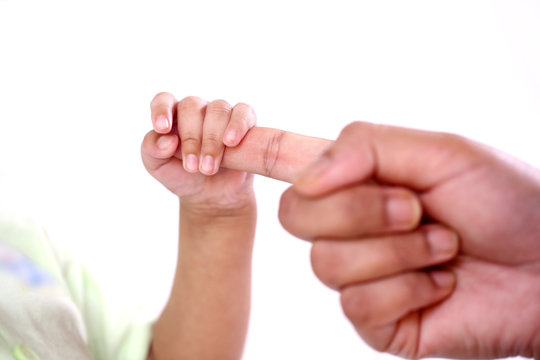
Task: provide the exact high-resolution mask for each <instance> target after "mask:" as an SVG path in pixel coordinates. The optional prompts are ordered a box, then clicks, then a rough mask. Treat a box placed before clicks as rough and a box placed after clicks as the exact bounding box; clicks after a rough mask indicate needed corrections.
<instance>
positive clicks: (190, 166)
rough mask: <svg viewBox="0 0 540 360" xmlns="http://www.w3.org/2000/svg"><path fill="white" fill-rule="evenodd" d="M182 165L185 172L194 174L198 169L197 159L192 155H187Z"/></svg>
mask: <svg viewBox="0 0 540 360" xmlns="http://www.w3.org/2000/svg"><path fill="white" fill-rule="evenodd" d="M184 164H185V168H186V170H187V171H190V172H196V171H197V170H198V169H199V159H198V158H197V156H196V155H194V154H188V155H187V156H186V160H185V162H184Z"/></svg>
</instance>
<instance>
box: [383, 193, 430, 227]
mask: <svg viewBox="0 0 540 360" xmlns="http://www.w3.org/2000/svg"><path fill="white" fill-rule="evenodd" d="M386 211H387V215H388V219H389V222H390V225H392V227H393V228H398V229H402V228H405V229H408V228H410V227H412V226H414V225H416V223H417V221H418V220H419V219H420V215H421V212H422V209H421V207H420V204H419V203H418V200H416V199H415V198H414V197H412V196H409V195H406V194H399V195H397V194H396V195H393V196H391V197H389V199H388V201H387V204H386Z"/></svg>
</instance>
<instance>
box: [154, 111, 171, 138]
mask: <svg viewBox="0 0 540 360" xmlns="http://www.w3.org/2000/svg"><path fill="white" fill-rule="evenodd" d="M170 128H171V122H170V121H169V118H168V116H166V115H158V116H157V117H156V118H155V120H154V130H155V131H156V132H157V133H160V134H165V133H168V132H169V131H170V130H171V129H170Z"/></svg>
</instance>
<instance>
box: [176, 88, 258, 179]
mask: <svg viewBox="0 0 540 360" xmlns="http://www.w3.org/2000/svg"><path fill="white" fill-rule="evenodd" d="M176 114H177V122H178V136H179V137H180V142H181V152H182V161H183V164H184V168H185V170H187V171H189V172H192V173H195V172H198V171H200V172H201V173H203V174H205V175H213V174H215V173H217V172H218V170H219V167H220V165H221V160H222V159H223V153H224V150H225V146H236V145H238V143H240V141H241V140H242V139H243V137H244V136H245V135H246V133H247V132H248V130H249V129H250V128H252V127H253V126H255V122H256V118H255V113H254V111H253V109H252V108H251V107H250V106H249V105H246V104H242V103H240V104H238V105H236V106H234V107H232V106H231V105H230V104H229V103H228V102H226V101H224V100H214V101H212V102H209V103H208V102H207V101H205V100H203V99H201V98H198V97H193V96H190V97H187V98H185V99H183V100H181V101H180V102H178V104H177V106H176Z"/></svg>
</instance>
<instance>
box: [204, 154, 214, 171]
mask: <svg viewBox="0 0 540 360" xmlns="http://www.w3.org/2000/svg"><path fill="white" fill-rule="evenodd" d="M201 170H202V171H203V172H204V173H205V174H211V173H213V172H214V158H213V157H212V156H210V155H206V156H205V157H204V158H203V161H202V164H201Z"/></svg>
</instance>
